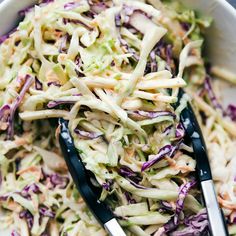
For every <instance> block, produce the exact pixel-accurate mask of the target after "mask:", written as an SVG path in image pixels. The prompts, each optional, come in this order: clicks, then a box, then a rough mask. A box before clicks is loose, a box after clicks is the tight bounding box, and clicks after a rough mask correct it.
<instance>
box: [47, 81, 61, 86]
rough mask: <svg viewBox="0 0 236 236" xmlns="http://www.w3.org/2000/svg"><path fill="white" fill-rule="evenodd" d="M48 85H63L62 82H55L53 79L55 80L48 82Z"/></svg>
mask: <svg viewBox="0 0 236 236" xmlns="http://www.w3.org/2000/svg"><path fill="white" fill-rule="evenodd" d="M47 85H48V86H49V87H50V86H51V85H53V86H56V87H61V84H59V83H58V82H55V81H53V82H48V83H47Z"/></svg>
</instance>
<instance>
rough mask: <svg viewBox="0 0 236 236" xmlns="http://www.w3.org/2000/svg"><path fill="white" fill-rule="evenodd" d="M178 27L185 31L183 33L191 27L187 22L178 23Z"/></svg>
mask: <svg viewBox="0 0 236 236" xmlns="http://www.w3.org/2000/svg"><path fill="white" fill-rule="evenodd" d="M180 25H181V26H182V28H183V29H184V30H185V31H187V32H188V31H189V29H190V27H191V25H190V24H189V23H187V22H180Z"/></svg>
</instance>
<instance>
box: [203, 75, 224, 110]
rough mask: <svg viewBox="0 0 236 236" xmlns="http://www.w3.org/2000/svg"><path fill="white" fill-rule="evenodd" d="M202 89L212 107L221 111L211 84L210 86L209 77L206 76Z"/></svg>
mask: <svg viewBox="0 0 236 236" xmlns="http://www.w3.org/2000/svg"><path fill="white" fill-rule="evenodd" d="M204 88H205V90H206V91H207V95H208V97H209V99H210V100H211V103H212V106H213V107H214V108H215V109H220V110H223V108H222V106H221V104H220V103H219V102H218V100H217V98H216V96H215V93H214V91H213V88H212V84H211V77H210V76H209V75H207V76H206V79H205V83H204Z"/></svg>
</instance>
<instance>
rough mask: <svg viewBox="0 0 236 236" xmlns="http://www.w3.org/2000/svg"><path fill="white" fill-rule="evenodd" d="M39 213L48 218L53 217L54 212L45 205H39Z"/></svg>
mask: <svg viewBox="0 0 236 236" xmlns="http://www.w3.org/2000/svg"><path fill="white" fill-rule="evenodd" d="M39 213H40V214H41V215H42V216H45V217H49V218H55V215H56V214H55V213H54V212H53V211H51V210H50V209H49V208H48V207H46V206H40V207H39Z"/></svg>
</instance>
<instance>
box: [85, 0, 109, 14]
mask: <svg viewBox="0 0 236 236" xmlns="http://www.w3.org/2000/svg"><path fill="white" fill-rule="evenodd" d="M88 3H89V5H90V8H91V10H92V11H93V12H95V13H96V14H99V13H101V12H102V11H105V10H106V9H107V8H108V6H107V5H106V2H105V1H103V0H102V1H97V2H93V1H91V0H89V1H88Z"/></svg>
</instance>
